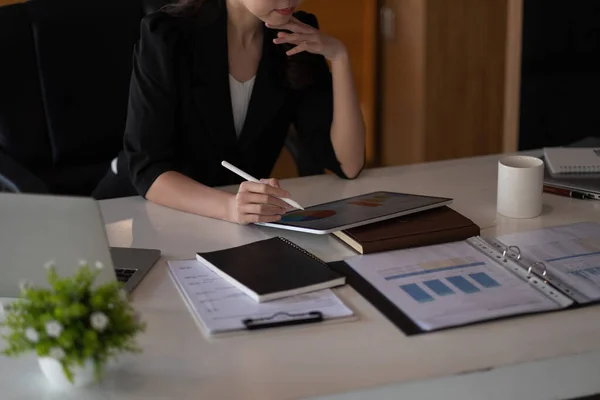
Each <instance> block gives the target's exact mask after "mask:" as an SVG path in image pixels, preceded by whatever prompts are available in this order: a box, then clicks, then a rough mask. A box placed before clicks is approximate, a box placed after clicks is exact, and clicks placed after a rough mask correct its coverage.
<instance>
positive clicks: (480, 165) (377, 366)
mask: <svg viewBox="0 0 600 400" xmlns="http://www.w3.org/2000/svg"><path fill="white" fill-rule="evenodd" d="M496 163H497V157H495V156H490V157H478V158H473V159H467V160H454V161H447V162H440V163H430V164H424V165H413V166H407V167H397V168H386V169H379V170H371V171H365V173H364V174H363V175H362V176H361V177H360V178H359V179H357V180H354V181H344V180H340V179H337V178H335V177H334V176H319V177H311V178H301V179H294V180H289V181H285V182H283V186H284V187H285V188H286V189H289V190H290V191H291V193H292V194H293V197H294V199H296V200H298V201H299V202H300V203H301V204H303V205H310V204H315V203H320V202H324V201H328V200H334V199H338V198H340V197H347V196H352V195H357V194H361V193H365V192H369V191H374V190H380V189H385V190H394V191H405V192H413V193H422V194H430V195H438V196H448V197H452V198H454V199H455V201H454V204H453V208H455V209H456V210H457V211H459V212H462V213H463V214H465V215H466V216H468V217H470V218H471V219H473V220H474V221H475V222H476V223H477V224H479V225H480V227H481V228H482V229H483V234H484V235H495V234H503V233H509V232H516V231H521V230H527V229H534V228H539V227H544V226H551V225H558V224H563V223H570V222H577V221H585V220H596V221H600V202H597V201H581V200H575V199H569V198H562V197H557V196H551V195H545V197H544V203H545V207H544V214H543V216H541V217H539V218H534V219H530V220H511V219H506V218H503V217H499V216H497V215H496V212H495V199H496V197H495V196H496V168H497V167H496V165H497V164H496ZM101 206H102V211H103V215H104V218H105V220H106V223H107V230H108V234H109V238H110V241H111V245H113V246H134V247H149V248H160V249H162V251H163V255H164V257H163V260H161V261H160V262H159V263H158V264H157V266H156V267H155V268H154V269H153V270H152V271H151V272H150V273H149V275H148V276H147V277H146V278H145V279H144V281H143V282H142V283H141V284H140V286H139V287H138V289H137V290H136V291H135V293H134V296H133V299H134V303H135V305H136V306H137V308H138V309H139V310H140V311H141V312H142V315H143V317H144V318H145V320H146V321H147V322H148V325H149V326H148V330H147V332H146V334H144V335H143V336H142V337H141V338H140V343H141V345H142V346H143V347H144V349H145V351H144V353H143V354H141V355H132V356H125V357H124V358H122V360H121V361H120V363H118V364H117V365H116V366H115V367H114V368H113V369H111V370H110V371H109V373H108V374H107V376H106V378H105V381H104V382H103V384H102V385H101V386H100V387H98V388H93V389H88V390H86V391H84V392H80V393H75V394H73V395H64V394H60V393H57V394H51V393H48V394H42V395H40V393H41V392H43V391H44V390H45V387H46V384H45V381H44V378H43V377H42V375H41V373H40V372H39V370H38V368H37V364H36V363H35V359H34V358H33V357H26V358H23V359H18V360H8V359H4V358H2V359H0V387H1V388H2V389H1V392H0V393H2V394H1V395H0V397H1V398H2V399H29V398H32V399H33V398H35V399H54V398H56V399H70V398H77V399H82V400H86V399H120V400H132V399H144V400H149V399H163V398H165V399H166V398H169V399H171V398H172V399H261V400H270V399H289V398H306V397H319V396H323V397H327V396H331V397H330V398H338V397H337V396H336V395H339V394H348V395H347V396H348V398H400V396H402V395H403V394H404V395H406V397H404V398H411V399H412V398H435V397H434V396H436V397H443V398H453V396H454V397H456V398H458V396H462V395H467V396H468V397H470V398H484V397H485V398H502V399H508V398H528V399H533V398H550V397H551V396H556V398H559V397H562V398H564V397H567V396H575V395H580V394H586V393H591V392H600V380H599V379H598V378H597V366H598V365H600V307H588V308H584V309H580V310H570V311H568V312H558V313H552V314H545V315H538V316H530V317H524V318H516V319H510V320H504V321H499V322H494V323H487V324H482V325H476V326H471V327H466V328H462V329H453V330H448V331H444V332H439V333H430V334H425V335H418V336H412V337H406V336H405V335H404V334H403V333H402V332H401V331H399V330H398V329H397V328H396V327H395V326H394V325H392V324H391V323H390V322H388V321H387V319H386V318H385V317H384V316H382V315H381V314H380V313H379V312H378V311H377V310H376V309H374V308H373V307H372V306H371V305H370V304H369V303H368V302H367V301H365V300H364V299H363V298H362V297H361V296H359V295H358V294H357V293H356V292H355V291H354V290H353V289H352V288H350V287H344V288H341V289H339V290H337V293H338V294H339V295H340V296H341V298H342V299H343V300H344V302H346V303H347V304H348V305H349V306H350V307H352V308H353V309H354V310H355V311H356V312H357V313H358V315H359V317H360V319H359V320H357V321H353V322H347V323H339V324H330V325H318V324H315V325H310V326H309V325H307V326H300V327H290V328H282V329H274V330H268V331H258V332H252V333H243V334H241V335H238V336H235V337H230V338H221V339H213V340H207V339H206V338H204V336H202V334H201V332H200V330H199V329H198V328H197V326H196V325H195V323H194V321H193V320H192V317H191V315H190V313H189V312H188V310H187V308H186V306H185V305H184V303H183V301H182V300H181V298H180V295H179V294H178V292H177V290H176V289H175V287H174V286H173V284H172V282H171V280H170V278H169V276H168V273H167V270H166V262H165V260H166V259H184V258H192V257H193V256H194V253H195V252H196V251H205V250H214V249H219V248H226V247H231V246H234V245H240V244H243V243H247V242H250V241H254V240H257V239H262V238H265V237H267V236H269V235H283V236H286V237H288V238H289V239H291V240H293V241H295V242H296V243H297V244H299V245H301V246H303V247H304V248H306V249H307V250H309V251H312V252H314V253H315V254H316V255H318V256H320V257H322V258H323V259H325V260H327V261H333V260H338V259H341V258H345V257H348V256H352V255H353V253H352V252H351V251H350V250H348V249H347V248H346V247H344V246H343V245H342V244H341V243H339V242H338V241H337V240H335V239H334V238H331V237H327V236H312V235H307V234H301V233H294V232H285V231H280V230H274V229H270V228H262V227H256V226H238V225H234V224H229V223H225V222H221V221H216V220H210V219H206V218H202V217H198V216H193V215H188V214H184V213H180V212H176V211H174V210H170V209H167V208H163V207H160V206H156V205H154V204H150V203H148V202H145V201H144V200H142V199H141V198H126V199H115V200H107V201H102V202H101ZM594 350H598V352H597V353H593V352H592V351H594ZM577 353H584V354H581V355H579V356H577V355H576V354H577ZM561 356H571V357H567V359H564V360H563V359H560V358H558V357H561ZM539 360H546V361H539ZM528 363H533V364H528ZM516 364H522V365H516ZM594 365H595V366H596V367H595V368H593V370H591V371H590V370H589V368H590V366H594ZM476 371H479V372H478V373H473V374H468V373H470V372H476ZM483 371H487V372H483ZM561 371H565V372H561ZM562 373H565V374H566V375H564V378H563V379H559V378H557V377H558V376H560V375H559V374H562ZM546 378H550V379H546ZM365 390H368V392H362V391H365ZM444 390H448V391H449V392H443V391H444ZM350 392H355V393H354V394H351V393H350ZM418 393H420V394H422V396H416V395H415V394H418ZM494 396H495V397H494ZM463 398H464V397H463Z"/></svg>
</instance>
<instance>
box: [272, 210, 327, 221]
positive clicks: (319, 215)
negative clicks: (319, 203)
mask: <svg viewBox="0 0 600 400" xmlns="http://www.w3.org/2000/svg"><path fill="white" fill-rule="evenodd" d="M332 215H335V211H333V210H311V211H297V212H293V213H290V214H286V215H284V216H283V217H282V218H281V220H282V221H288V222H292V221H293V222H305V221H315V220H317V219H323V218H329V217H331V216H332Z"/></svg>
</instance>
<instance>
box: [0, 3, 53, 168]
mask: <svg viewBox="0 0 600 400" xmlns="http://www.w3.org/2000/svg"><path fill="white" fill-rule="evenodd" d="M0 54H2V60H1V61H0V150H3V151H4V152H5V153H6V154H8V155H9V156H11V157H13V158H14V159H16V160H19V161H20V162H21V163H23V164H26V165H27V166H28V167H29V168H30V169H31V170H37V169H40V168H47V167H48V166H49V165H51V162H52V152H51V146H50V140H49V137H48V134H47V128H46V115H45V111H44V104H43V102H42V94H41V87H40V82H39V79H38V66H37V61H36V56H35V48H34V42H33V35H32V32H31V25H30V23H29V15H28V12H27V4H25V3H20V4H12V5H8V6H3V7H0Z"/></svg>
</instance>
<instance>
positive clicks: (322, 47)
mask: <svg viewBox="0 0 600 400" xmlns="http://www.w3.org/2000/svg"><path fill="white" fill-rule="evenodd" d="M267 27H268V28H272V29H282V30H287V31H291V32H292V33H286V32H279V33H278V34H277V38H276V39H273V43H276V44H282V43H291V44H295V45H296V47H294V48H293V49H291V50H289V51H287V52H286V54H287V55H288V56H291V55H294V54H298V53H301V52H303V51H307V52H309V53H313V54H320V55H322V56H324V57H325V58H326V59H328V60H329V61H335V60H337V59H339V58H342V57H346V56H347V53H346V47H345V46H344V44H343V43H342V42H341V41H339V40H338V39H336V38H334V37H332V36H328V35H325V34H323V33H321V31H319V30H318V29H315V28H313V27H312V26H310V25H307V24H305V23H303V22H300V21H299V20H298V19H296V18H293V17H292V19H291V20H290V22H288V23H287V24H284V25H278V26H273V25H270V24H267Z"/></svg>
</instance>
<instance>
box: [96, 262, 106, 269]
mask: <svg viewBox="0 0 600 400" xmlns="http://www.w3.org/2000/svg"><path fill="white" fill-rule="evenodd" d="M94 265H95V266H96V268H97V269H102V268H104V264H102V263H101V262H100V261H96V264H94Z"/></svg>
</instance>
